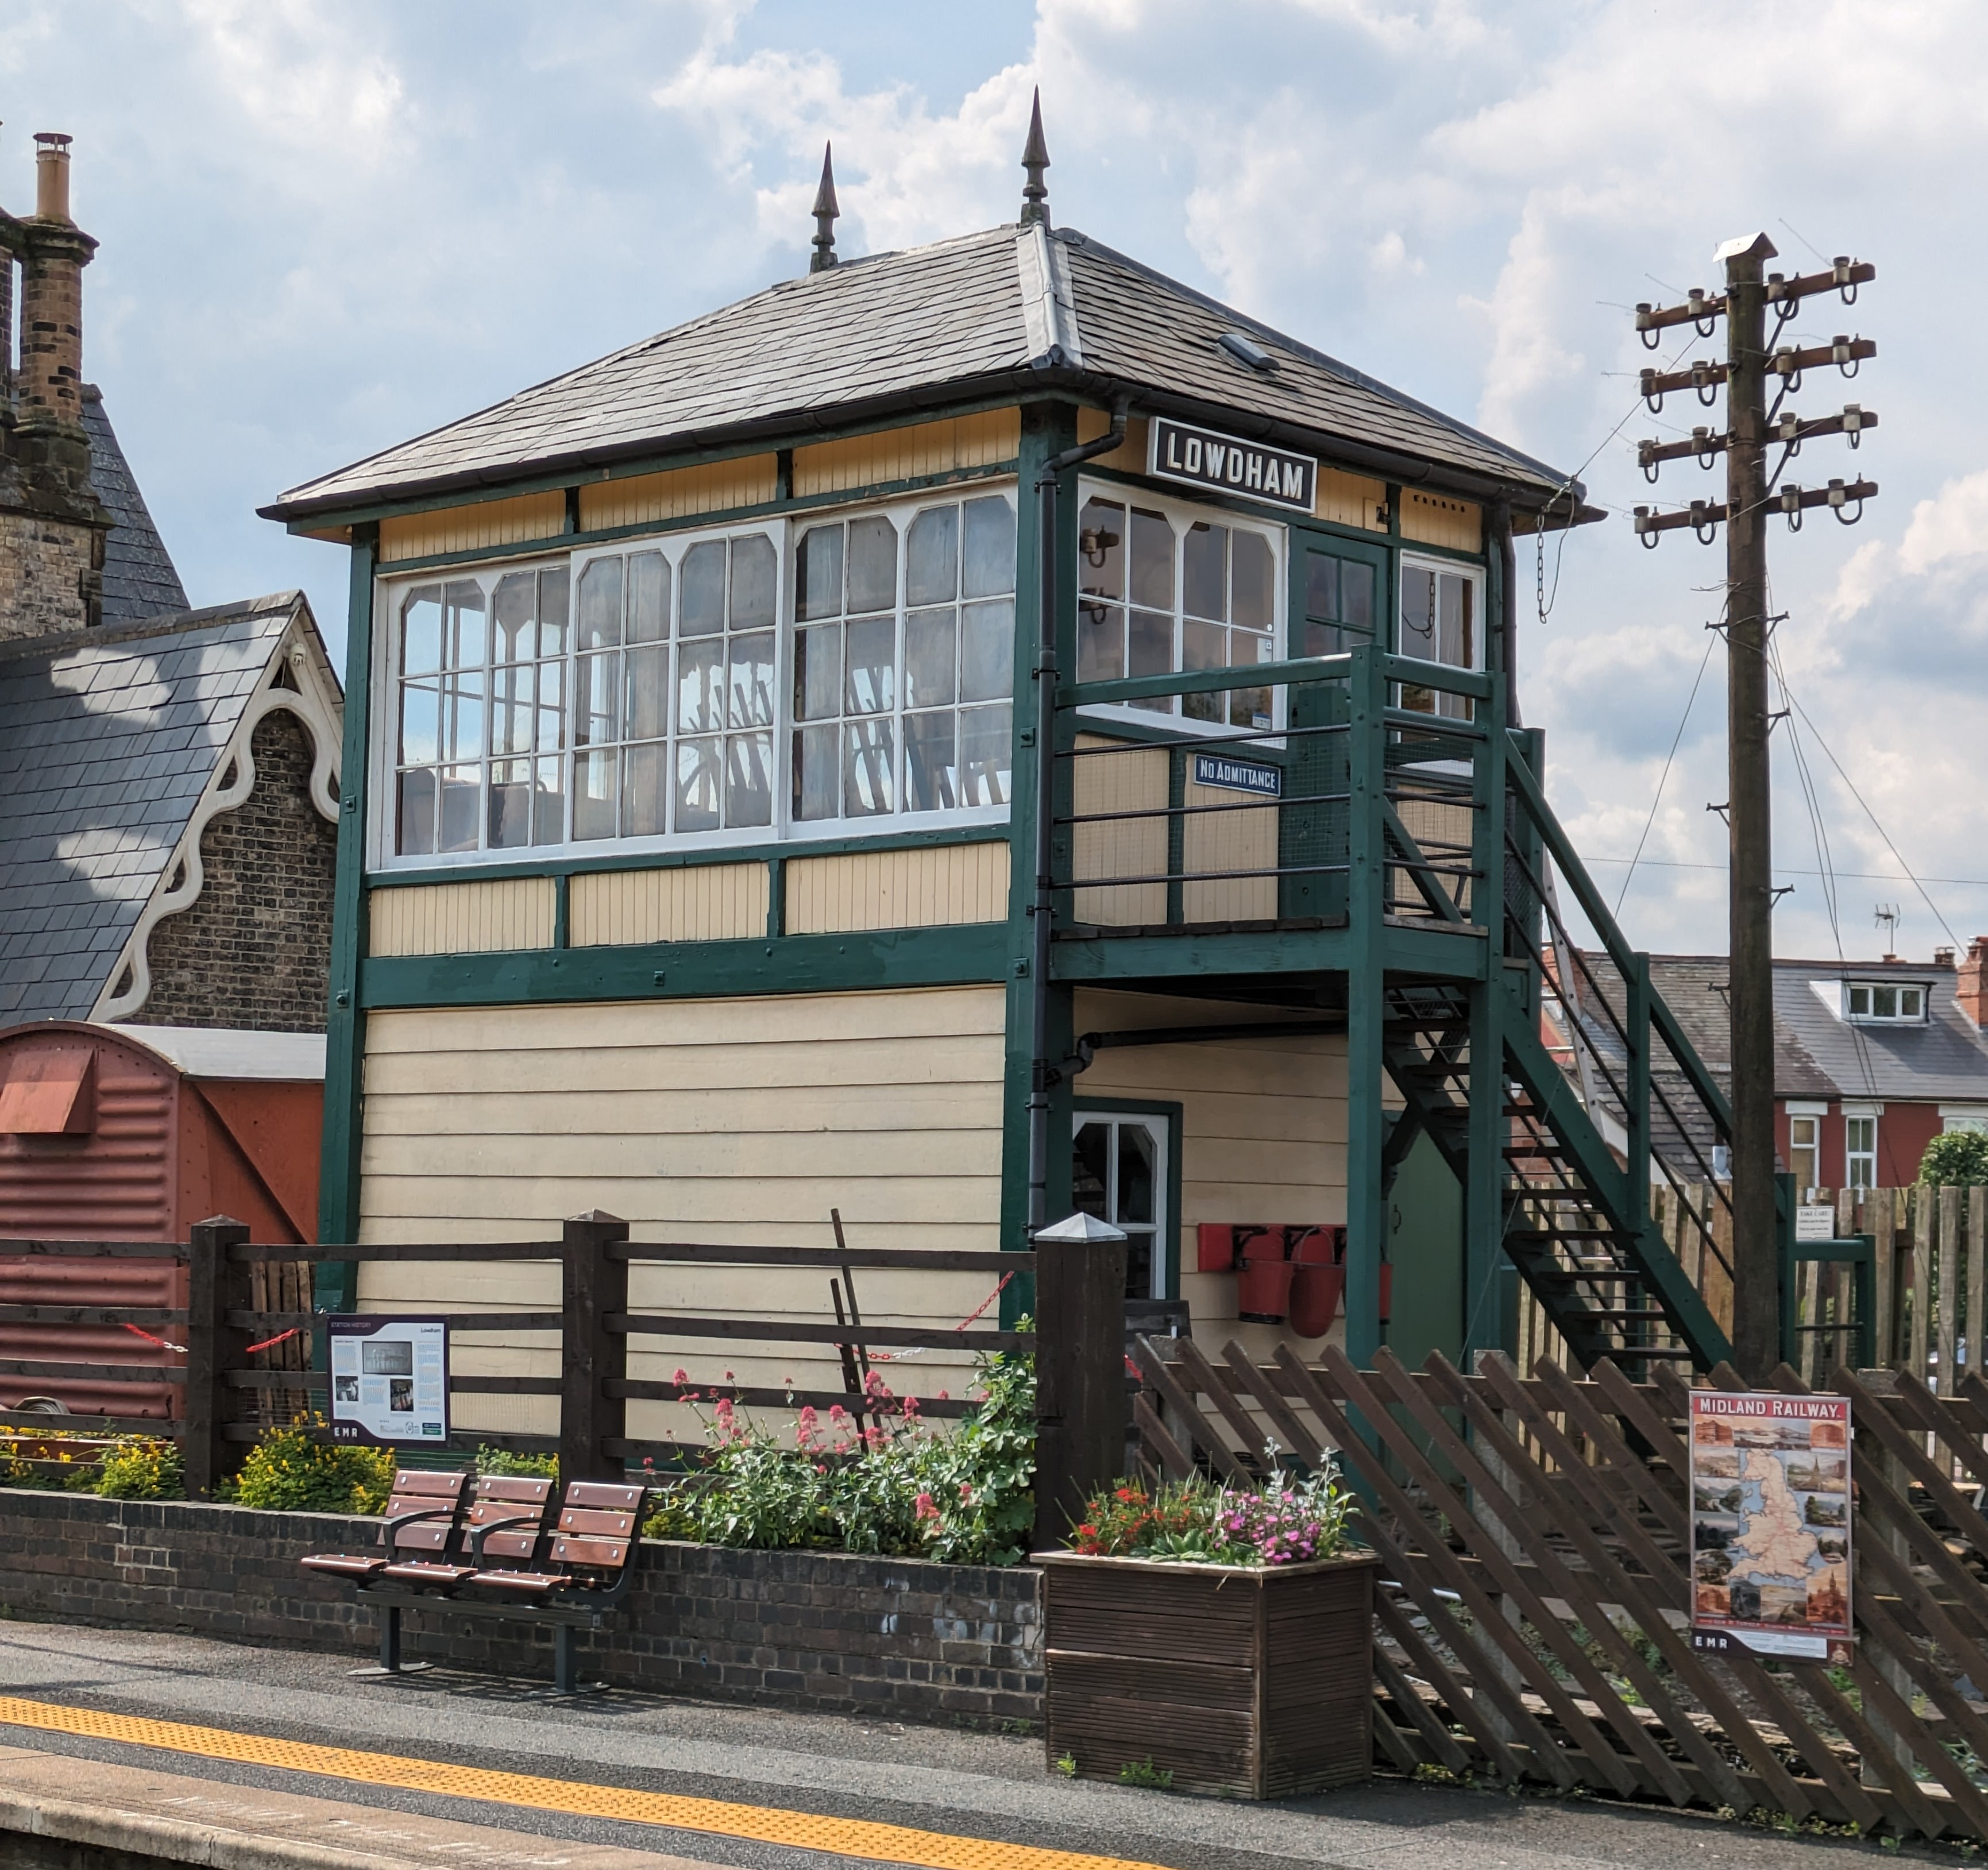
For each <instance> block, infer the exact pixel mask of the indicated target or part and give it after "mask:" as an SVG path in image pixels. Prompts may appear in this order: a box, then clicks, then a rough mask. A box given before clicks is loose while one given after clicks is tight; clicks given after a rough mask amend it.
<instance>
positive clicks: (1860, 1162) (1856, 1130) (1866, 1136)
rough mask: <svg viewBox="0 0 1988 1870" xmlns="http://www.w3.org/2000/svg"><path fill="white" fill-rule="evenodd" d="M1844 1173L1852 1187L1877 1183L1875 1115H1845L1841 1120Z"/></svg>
mask: <svg viewBox="0 0 1988 1870" xmlns="http://www.w3.org/2000/svg"><path fill="white" fill-rule="evenodd" d="M1843 1151H1844V1162H1845V1163H1846V1165H1847V1166H1846V1168H1845V1170H1844V1174H1845V1175H1846V1177H1847V1178H1848V1181H1849V1183H1850V1185H1851V1187H1852V1188H1853V1189H1875V1187H1876V1186H1877V1185H1878V1120H1877V1118H1875V1117H1846V1118H1844V1120H1843Z"/></svg>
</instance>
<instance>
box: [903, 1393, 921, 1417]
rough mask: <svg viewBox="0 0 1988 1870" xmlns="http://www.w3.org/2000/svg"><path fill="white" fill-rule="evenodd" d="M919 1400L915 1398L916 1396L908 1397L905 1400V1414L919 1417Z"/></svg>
mask: <svg viewBox="0 0 1988 1870" xmlns="http://www.w3.org/2000/svg"><path fill="white" fill-rule="evenodd" d="M904 1413H905V1414H906V1415H917V1414H918V1398H917V1397H915V1396H907V1397H906V1398H904Z"/></svg>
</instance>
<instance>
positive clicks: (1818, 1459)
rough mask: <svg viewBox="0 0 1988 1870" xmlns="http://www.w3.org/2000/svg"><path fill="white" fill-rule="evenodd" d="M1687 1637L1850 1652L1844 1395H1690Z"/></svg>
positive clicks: (1715, 1645) (1718, 1644) (1757, 1648)
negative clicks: (1689, 1607) (1689, 1603)
mask: <svg viewBox="0 0 1988 1870" xmlns="http://www.w3.org/2000/svg"><path fill="white" fill-rule="evenodd" d="M1691 1506H1692V1513H1691V1576H1692V1616H1691V1623H1692V1647H1693V1648H1694V1649H1706V1650H1713V1651H1724V1650H1730V1649H1735V1648H1745V1649H1751V1650H1753V1651H1754V1652H1756V1653H1758V1654H1760V1655H1784V1656H1790V1657H1799V1658H1803V1659H1810V1660H1814V1661H1816V1662H1848V1660H1849V1659H1850V1644H1851V1622H1850V1527H1851V1493H1850V1399H1849V1398H1848V1397H1847V1396H1787V1395H1779V1394H1777V1393H1776V1392H1770V1391H1753V1392H1740V1393H1739V1394H1726V1393H1723V1392H1719V1391H1717V1390H1694V1391H1692V1395H1691Z"/></svg>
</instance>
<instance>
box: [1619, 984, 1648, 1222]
mask: <svg viewBox="0 0 1988 1870" xmlns="http://www.w3.org/2000/svg"><path fill="white" fill-rule="evenodd" d="M1623 986H1624V988H1625V996H1624V1010H1625V1013H1627V1015H1628V1017H1627V1019H1626V1020H1625V1021H1624V1023H1625V1025H1626V1026H1628V1029H1629V1060H1628V1068H1629V1071H1628V1075H1629V1084H1628V1091H1629V1100H1628V1101H1629V1107H1628V1111H1627V1112H1626V1113H1625V1116H1626V1118H1627V1122H1626V1124H1625V1128H1627V1130H1628V1158H1629V1187H1628V1196H1629V1209H1630V1212H1629V1213H1628V1216H1627V1217H1626V1218H1627V1219H1628V1221H1629V1222H1630V1224H1631V1227H1632V1228H1633V1229H1634V1231H1635V1232H1636V1233H1639V1234H1640V1233H1641V1232H1642V1231H1643V1227H1644V1223H1645V1222H1647V1221H1648V1219H1649V1215H1650V1056H1651V1046H1650V958H1649V956H1648V955H1646V954H1641V953H1638V954H1632V955H1631V956H1630V957H1629V965H1628V968H1627V969H1625V979H1624V982H1623Z"/></svg>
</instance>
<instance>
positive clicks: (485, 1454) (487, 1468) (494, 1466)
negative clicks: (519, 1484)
mask: <svg viewBox="0 0 1988 1870" xmlns="http://www.w3.org/2000/svg"><path fill="white" fill-rule="evenodd" d="M470 1465H471V1466H472V1468H474V1469H475V1471H476V1472H477V1473H479V1474H518V1475H522V1476H524V1477H525V1478H526V1479H530V1480H557V1479H559V1456H557V1455H526V1454H518V1453H516V1452H513V1451H512V1449H508V1448H492V1447H491V1446H489V1443H487V1442H485V1443H482V1444H480V1445H479V1446H478V1448H477V1450H476V1459H475V1460H474V1461H473V1462H472V1463H470Z"/></svg>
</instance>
